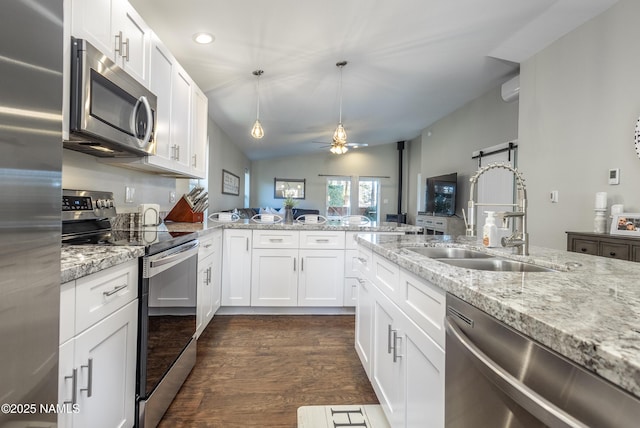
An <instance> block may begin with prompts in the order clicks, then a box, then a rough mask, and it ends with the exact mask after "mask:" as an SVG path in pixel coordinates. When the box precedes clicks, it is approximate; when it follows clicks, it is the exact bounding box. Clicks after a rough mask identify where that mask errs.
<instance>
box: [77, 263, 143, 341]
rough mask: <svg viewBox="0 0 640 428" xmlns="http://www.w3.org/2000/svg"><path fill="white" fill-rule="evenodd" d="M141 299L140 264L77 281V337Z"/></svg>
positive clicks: (119, 266)
mask: <svg viewBox="0 0 640 428" xmlns="http://www.w3.org/2000/svg"><path fill="white" fill-rule="evenodd" d="M137 297H138V260H137V259H134V260H130V261H128V262H126V263H123V264H121V265H118V266H114V267H111V268H109V269H105V270H103V271H100V272H98V273H95V274H93V275H89V276H85V277H83V278H80V279H78V280H77V281H76V322H75V325H76V327H75V333H76V334H78V333H80V332H82V331H83V330H85V329H87V328H88V327H90V326H92V325H93V324H95V323H96V322H98V321H100V320H101V319H103V318H105V317H107V316H109V315H111V314H112V313H114V312H115V311H117V310H118V309H120V308H121V307H123V306H125V305H126V304H127V303H129V302H131V301H132V300H134V299H136V298H137Z"/></svg>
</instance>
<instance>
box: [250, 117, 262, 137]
mask: <svg viewBox="0 0 640 428" xmlns="http://www.w3.org/2000/svg"><path fill="white" fill-rule="evenodd" d="M251 136H252V137H253V138H255V139H256V140H259V139H260V138H262V137H264V129H262V125H261V124H260V121H259V120H258V119H256V122H255V123H254V124H253V128H251Z"/></svg>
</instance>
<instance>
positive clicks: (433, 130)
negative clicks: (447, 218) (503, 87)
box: [411, 87, 526, 216]
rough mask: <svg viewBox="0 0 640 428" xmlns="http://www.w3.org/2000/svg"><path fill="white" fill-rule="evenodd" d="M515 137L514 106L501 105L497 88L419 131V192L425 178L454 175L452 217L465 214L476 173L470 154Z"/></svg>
mask: <svg viewBox="0 0 640 428" xmlns="http://www.w3.org/2000/svg"><path fill="white" fill-rule="evenodd" d="M517 137H518V102H517V101H512V102H510V103H506V102H504V101H503V100H502V98H501V96H500V87H498V88H495V89H493V90H491V91H489V92H487V93H485V94H484V95H482V96H480V97H478V98H476V99H475V100H473V101H471V102H469V103H467V104H466V105H464V106H463V107H461V108H460V109H458V110H456V111H454V112H453V113H451V114H450V115H448V116H446V117H444V118H442V119H440V120H439V121H437V122H435V123H434V124H433V125H431V126H429V127H428V128H426V129H424V130H423V132H422V148H421V156H422V157H421V166H420V172H421V173H422V179H423V180H422V186H423V188H422V189H421V191H422V192H423V193H424V182H425V181H426V179H427V177H430V176H434V175H440V174H447V173H450V172H457V173H458V194H457V198H456V213H457V215H459V216H462V211H461V210H462V208H465V210H466V206H467V201H468V200H469V177H470V176H471V175H473V173H475V171H476V170H477V169H478V162H477V160H475V159H471V154H472V153H473V152H474V151H476V150H480V149H484V148H487V147H490V146H494V145H496V144H500V143H504V142H507V141H511V140H514V139H516V138H517ZM411 165H413V164H411ZM412 175H413V174H412ZM525 176H526V174H525ZM414 193H415V192H414ZM414 198H415V196H414ZM421 205H422V206H420V207H418V208H419V211H423V210H424V197H423V198H422V201H421Z"/></svg>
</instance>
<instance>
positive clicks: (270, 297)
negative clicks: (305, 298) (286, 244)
mask: <svg viewBox="0 0 640 428" xmlns="http://www.w3.org/2000/svg"><path fill="white" fill-rule="evenodd" d="M252 260H253V261H252V263H251V306H296V305H297V303H298V269H299V266H298V250H291V249H289V250H287V249H277V250H269V249H254V250H253V256H252Z"/></svg>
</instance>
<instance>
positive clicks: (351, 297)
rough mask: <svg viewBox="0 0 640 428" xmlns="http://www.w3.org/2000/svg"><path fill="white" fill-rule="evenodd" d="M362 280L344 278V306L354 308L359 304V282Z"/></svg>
mask: <svg viewBox="0 0 640 428" xmlns="http://www.w3.org/2000/svg"><path fill="white" fill-rule="evenodd" d="M359 279H360V278H353V277H345V278H344V297H343V299H344V300H343V302H342V306H344V307H351V308H354V307H355V306H356V303H357V302H358V280H359Z"/></svg>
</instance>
